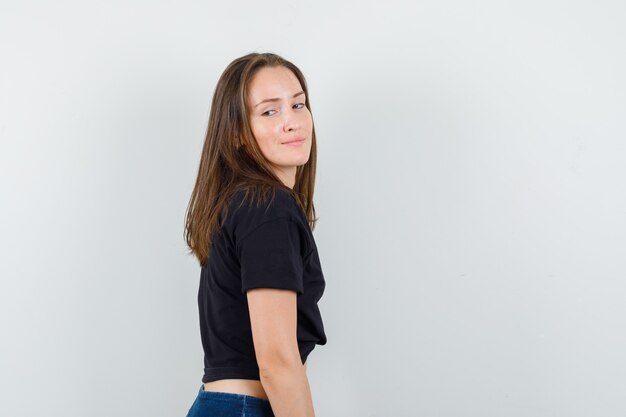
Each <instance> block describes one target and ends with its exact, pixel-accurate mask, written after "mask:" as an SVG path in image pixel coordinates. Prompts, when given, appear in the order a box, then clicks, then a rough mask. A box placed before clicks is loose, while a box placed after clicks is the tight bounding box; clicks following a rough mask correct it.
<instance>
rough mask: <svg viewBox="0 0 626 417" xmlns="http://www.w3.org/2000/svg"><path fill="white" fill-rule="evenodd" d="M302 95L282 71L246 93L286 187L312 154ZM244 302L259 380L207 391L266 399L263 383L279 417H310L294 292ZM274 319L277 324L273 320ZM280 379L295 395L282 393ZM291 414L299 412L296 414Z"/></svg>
mask: <svg viewBox="0 0 626 417" xmlns="http://www.w3.org/2000/svg"><path fill="white" fill-rule="evenodd" d="M302 91H303V90H302V86H301V85H300V82H299V81H298V79H297V78H296V76H295V75H294V74H293V73H292V72H291V71H290V70H288V69H287V68H285V67H274V68H271V67H265V68H262V69H260V70H259V71H258V72H257V73H256V74H255V75H254V77H253V78H252V79H251V80H250V84H249V90H248V102H247V105H248V109H249V122H250V127H251V129H252V133H253V134H254V137H255V140H256V142H257V144H258V146H259V148H260V150H261V152H262V153H263V155H264V156H265V158H266V159H267V160H268V161H269V162H270V165H271V166H272V168H273V170H274V173H275V174H276V176H277V177H278V178H279V179H280V180H281V181H282V182H283V183H284V184H285V185H286V186H288V187H290V188H293V186H294V184H295V180H296V168H297V167H298V166H300V165H303V164H305V163H306V162H307V161H308V160H309V155H310V152H311V143H312V142H311V141H312V132H313V119H312V117H311V113H310V112H309V110H308V108H307V107H306V106H305V104H304V103H305V95H304V93H303V92H302ZM299 93H300V94H299ZM294 96H295V97H294ZM274 99H275V100H274ZM266 100H271V101H266ZM295 138H303V139H304V141H302V142H301V143H299V144H296V145H288V144H286V143H285V142H287V141H290V140H292V139H295ZM247 297H248V304H249V306H250V315H251V324H252V327H253V328H252V331H253V339H254V344H255V350H256V353H257V362H258V363H259V368H260V371H261V380H262V381H258V380H252V379H222V380H219V381H212V382H206V383H205V384H204V389H205V391H217V392H230V393H236V394H245V395H251V396H254V397H259V398H263V399H265V400H268V399H269V398H268V395H267V392H266V389H265V388H264V386H263V384H264V383H265V385H266V386H267V388H268V390H270V394H272V393H285V396H284V397H285V399H283V401H282V402H281V398H276V397H274V398H272V402H273V404H272V407H273V408H275V411H274V412H275V415H276V416H277V417H278V416H280V413H281V412H282V413H283V415H296V414H297V415H313V411H312V404H311V399H310V388H309V386H308V382H307V380H306V362H305V363H304V365H302V364H301V363H299V361H300V357H299V354H298V345H297V339H296V337H295V334H296V333H295V317H296V293H295V292H293V291H287V290H277V289H271V288H257V289H254V290H251V291H248V294H247ZM277 316H279V317H281V320H277V319H276V317H277ZM274 344H277V345H279V346H280V348H276V347H275V346H274ZM264 352H271V353H264ZM276 352H278V353H276ZM276 358H278V359H276ZM283 380H284V381H286V382H287V385H288V386H289V387H291V389H293V390H294V391H293V392H288V391H285V388H283V385H284V383H283V382H282V381H283ZM302 393H304V394H302ZM283 410H285V411H283ZM290 410H298V412H297V413H295V414H294V413H293V412H291V411H290ZM300 410H304V412H300Z"/></svg>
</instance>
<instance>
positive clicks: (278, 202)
mask: <svg viewBox="0 0 626 417" xmlns="http://www.w3.org/2000/svg"><path fill="white" fill-rule="evenodd" d="M297 204H298V203H297V201H296V200H295V197H294V196H293V194H292V193H291V192H290V191H287V190H285V189H283V188H281V187H277V186H274V187H271V188H268V187H265V188H246V189H241V188H240V189H236V190H235V191H234V192H233V194H232V198H231V201H230V207H229V211H230V212H231V215H230V216H229V217H230V219H231V222H232V223H233V226H239V228H240V229H244V230H245V229H249V228H252V227H255V226H256V225H259V224H261V223H264V222H266V221H271V220H277V219H281V218H289V219H292V220H296V219H298V205H297Z"/></svg>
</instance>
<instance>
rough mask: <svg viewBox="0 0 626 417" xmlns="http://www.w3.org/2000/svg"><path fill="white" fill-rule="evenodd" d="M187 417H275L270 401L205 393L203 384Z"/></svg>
mask: <svg viewBox="0 0 626 417" xmlns="http://www.w3.org/2000/svg"><path fill="white" fill-rule="evenodd" d="M187 417H274V412H273V411H272V407H270V402H269V400H264V399H263V398H259V397H253V396H251V395H244V394H234V393H230V392H215V391H205V390H204V384H202V385H201V386H200V390H199V391H198V396H197V397H196V400H195V401H194V402H193V404H192V405H191V408H190V409H189V412H188V413H187Z"/></svg>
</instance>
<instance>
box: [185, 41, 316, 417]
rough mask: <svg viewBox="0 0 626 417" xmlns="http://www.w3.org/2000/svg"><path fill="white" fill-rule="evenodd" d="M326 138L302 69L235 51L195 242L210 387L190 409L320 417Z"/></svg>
mask: <svg viewBox="0 0 626 417" xmlns="http://www.w3.org/2000/svg"><path fill="white" fill-rule="evenodd" d="M315 162H316V141H315V129H314V126H313V118H312V116H311V106H310V104H309V94H308V90H307V85H306V81H305V78H304V76H303V74H302V72H301V71H300V70H299V69H298V68H297V67H296V66H295V65H294V64H292V63H291V62H289V61H287V60H285V59H284V58H282V57H280V56H278V55H275V54H272V53H262V54H261V53H251V54H248V55H245V56H243V57H240V58H237V59H235V60H234V61H233V62H231V63H230V64H229V65H228V67H227V68H226V69H225V70H224V72H223V73H222V75H221V77H220V79H219V81H218V83H217V87H216V89H215V92H214V95H213V101H212V104H211V111H210V114H209V123H208V128H207V131H206V138H205V142H204V147H203V149H202V156H201V160H200V167H199V170H198V177H197V180H196V184H195V187H194V189H193V193H192V195H191V199H190V201H189V206H188V208H187V215H186V225H185V239H186V242H187V245H188V246H189V248H190V249H191V252H190V253H193V254H194V255H195V256H196V258H197V259H198V261H199V263H200V266H201V274H200V285H199V291H198V307H199V313H200V333H201V340H202V346H203V349H204V375H203V377H202V382H203V384H202V386H201V387H200V390H199V391H198V395H197V397H196V399H195V401H194V403H193V405H192V406H191V408H190V410H189V412H188V414H187V416H188V417H192V416H233V417H234V416H242V415H245V416H248V417H254V416H276V417H310V416H314V410H313V402H312V399H311V390H310V386H309V382H308V379H307V375H306V359H307V356H308V355H309V353H310V352H311V351H312V350H313V348H314V347H315V345H316V344H318V345H324V344H326V335H325V333H324V326H323V323H322V317H321V314H320V311H319V309H318V306H317V303H318V301H319V300H320V298H321V297H322V294H323V292H324V288H325V281H324V276H323V274H322V269H321V265H320V260H319V257H318V252H317V247H316V245H315V240H314V238H313V234H312V230H313V229H314V228H315V224H316V222H317V218H316V217H315V208H314V205H313V191H314V188H315Z"/></svg>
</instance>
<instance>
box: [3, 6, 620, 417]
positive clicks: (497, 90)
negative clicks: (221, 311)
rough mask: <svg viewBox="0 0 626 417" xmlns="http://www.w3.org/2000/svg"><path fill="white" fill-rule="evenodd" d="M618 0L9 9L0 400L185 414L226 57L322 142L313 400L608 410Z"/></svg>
mask: <svg viewBox="0 0 626 417" xmlns="http://www.w3.org/2000/svg"><path fill="white" fill-rule="evenodd" d="M625 20H626V6H625V3H624V2H622V1H607V0H600V1H593V2H592V1H586V2H584V1H556V0H542V1H517V2H501V1H484V0H483V1H472V2H465V1H449V0H445V1H430V2H417V1H410V2H409V1H406V2H400V1H384V2H378V1H377V2H374V1H350V2H332V3H331V2H321V1H306V2H305V1H267V2H261V1H247V2H243V1H237V2H232V3H229V2H209V1H203V2H201V1H195V2H192V1H183V2H181V1H177V2H174V1H167V2H165V1H162V2H154V1H151V2H149V1H141V2H139V1H135V2H129V1H106V2H87V1H74V2H69V1H54V2H53V1H48V2H42V1H40V2H21V1H9V2H7V1H3V2H2V3H1V5H0V41H1V42H0V59H1V65H0V83H1V84H0V135H1V136H0V137H1V142H0V192H1V194H0V197H1V199H2V201H1V204H0V210H1V216H0V245H1V246H0V250H1V253H2V255H1V256H2V260H1V262H0V276H1V287H0V323H1V325H2V342H1V343H0V396H1V398H2V399H1V400H0V415H3V416H16V417H17V416H42V415H46V416H59V417H60V416H64V417H65V416H86V415H88V416H93V417H97V416H103V417H104V416H107V417H109V416H164V417H165V416H184V415H185V414H186V413H187V410H188V409H189V407H190V406H191V403H192V402H193V400H194V398H195V395H196V393H197V391H198V389H199V387H200V384H201V377H202V370H203V356H202V348H201V344H200V333H199V325H198V312H197V299H196V296H197V286H198V280H199V271H200V270H199V266H198V264H197V263H196V261H195V258H193V257H192V256H190V255H188V254H187V248H186V246H185V243H184V240H183V227H184V213H185V210H186V206H187V203H188V199H189V196H190V193H191V190H192V187H193V183H194V181H195V176H196V173H197V166H198V162H199V158H200V151H201V147H202V143H203V140H204V132H205V128H206V123H207V117H208V111H209V105H210V100H211V96H212V94H213V88H214V87H215V83H216V82H217V79H218V77H219V75H220V74H221V73H222V71H223V70H224V68H225V67H226V65H227V64H228V63H229V62H230V61H232V60H233V59H235V58H236V57H238V56H241V55H244V54H247V53H249V52H253V51H256V52H266V51H269V52H275V53H278V54H280V55H283V56H284V57H285V58H287V59H289V60H291V61H293V62H294V63H295V64H296V65H298V66H299V67H300V68H301V69H302V71H303V72H304V74H305V76H306V77H307V81H308V84H309V89H310V100H311V106H312V112H313V116H314V121H315V126H316V132H317V135H318V152H319V155H318V178H317V185H316V195H315V202H316V209H317V212H318V216H319V217H320V221H319V223H318V227H317V228H316V229H315V232H314V235H315V237H316V241H317V245H318V248H319V252H320V259H321V261H322V266H323V270H324V274H325V277H326V281H327V286H326V292H325V294H324V297H323V298H322V300H321V301H320V304H319V306H320V310H321V312H322V315H323V319H324V324H325V329H326V332H327V336H328V343H327V344H326V345H325V346H318V347H316V349H315V350H314V351H313V352H312V353H311V355H310V357H309V358H310V360H309V361H308V365H309V366H308V368H309V369H308V375H309V380H310V383H311V388H312V394H313V401H314V404H315V410H316V415H317V416H318V417H326V416H328V417H334V416H350V417H351V416H354V417H357V416H366V417H388V416H395V417H400V416H407V417H414V416H433V417H434V416H441V417H448V416H450V417H452V416H480V417H483V416H509V417H516V416H520V417H521V416H533V417H544V416H546V417H547V416H568V417H573V416H581V417H582V416H585V417H587V416H592V415H593V416H603V417H607V416H624V415H626V401H624V393H626V359H625V355H624V352H625V351H626V333H625V331H624V329H625V328H626V306H625V296H626V281H625V277H626V187H625V185H624V184H625V179H626V126H625V120H626V83H625V81H624V80H625V77H624V74H626V52H625V51H626V26H625V25H624V21H625Z"/></svg>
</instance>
